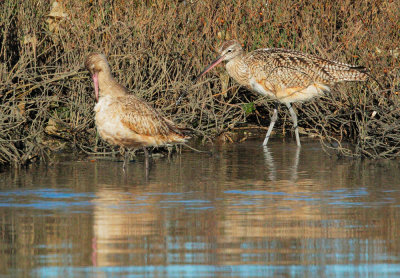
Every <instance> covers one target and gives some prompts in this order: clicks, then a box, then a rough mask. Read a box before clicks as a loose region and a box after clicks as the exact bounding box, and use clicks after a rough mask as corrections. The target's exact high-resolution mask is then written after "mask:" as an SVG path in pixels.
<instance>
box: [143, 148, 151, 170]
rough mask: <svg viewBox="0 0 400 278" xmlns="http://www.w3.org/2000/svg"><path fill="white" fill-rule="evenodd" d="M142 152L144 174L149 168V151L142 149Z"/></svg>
mask: <svg viewBox="0 0 400 278" xmlns="http://www.w3.org/2000/svg"><path fill="white" fill-rule="evenodd" d="M143 151H144V165H145V168H146V173H148V171H149V168H150V163H149V159H150V156H149V151H148V150H147V149H146V148H145V147H144V148H143Z"/></svg>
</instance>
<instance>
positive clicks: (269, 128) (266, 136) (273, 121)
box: [263, 103, 278, 146]
mask: <svg viewBox="0 0 400 278" xmlns="http://www.w3.org/2000/svg"><path fill="white" fill-rule="evenodd" d="M277 119H278V105H277V103H275V107H274V114H272V118H271V123H270V124H269V127H268V131H267V135H265V139H264V142H263V146H266V145H267V144H268V139H269V136H270V135H271V132H272V129H273V128H274V125H275V122H276V120H277Z"/></svg>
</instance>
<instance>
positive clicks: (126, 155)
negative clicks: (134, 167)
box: [122, 149, 129, 171]
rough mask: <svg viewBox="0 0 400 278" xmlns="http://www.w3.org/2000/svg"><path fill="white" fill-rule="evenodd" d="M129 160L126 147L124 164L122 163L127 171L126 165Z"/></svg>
mask: <svg viewBox="0 0 400 278" xmlns="http://www.w3.org/2000/svg"><path fill="white" fill-rule="evenodd" d="M128 160H129V154H128V150H127V149H124V164H122V168H123V169H124V171H125V167H126V162H127V161H128Z"/></svg>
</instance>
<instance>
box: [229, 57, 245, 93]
mask: <svg viewBox="0 0 400 278" xmlns="http://www.w3.org/2000/svg"><path fill="white" fill-rule="evenodd" d="M243 56H244V54H243V53H242V54H240V55H237V56H236V57H235V58H233V59H231V60H229V62H228V63H226V66H225V67H226V71H227V72H228V74H229V75H230V76H231V77H232V78H233V79H235V80H236V82H238V83H239V84H241V85H243V86H248V85H249V78H248V76H249V75H248V67H247V65H246V63H245V62H243Z"/></svg>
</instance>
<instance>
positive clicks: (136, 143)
mask: <svg viewBox="0 0 400 278" xmlns="http://www.w3.org/2000/svg"><path fill="white" fill-rule="evenodd" d="M85 66H86V68H87V69H88V70H89V72H90V74H91V75H92V78H93V83H94V89H95V95H96V101H97V104H96V105H95V107H94V111H95V112H96V116H95V121H96V127H97V130H98V132H99V134H100V136H101V138H103V139H104V140H105V141H107V142H108V143H110V144H113V145H118V146H121V147H125V148H143V150H144V153H145V163H146V169H148V165H149V164H148V159H149V155H148V152H147V149H146V148H147V147H152V146H154V147H159V146H164V145H170V144H182V143H185V142H186V141H187V139H189V138H190V137H188V136H187V135H185V134H184V131H185V129H183V128H179V127H177V126H176V125H175V124H174V123H173V122H172V121H170V120H168V119H166V118H165V117H163V116H162V115H161V114H160V113H159V112H157V111H156V110H155V109H154V108H153V107H151V106H150V105H149V104H147V103H146V102H145V101H144V100H142V99H140V98H138V97H136V96H135V95H132V94H129V91H128V89H126V88H125V87H124V86H122V85H120V84H119V83H118V82H117V81H116V80H115V79H114V78H113V76H112V74H111V70H110V67H109V64H108V62H107V59H106V57H105V56H104V55H103V54H100V53H92V54H90V55H89V56H88V57H87V58H86V61H85ZM125 153H126V152H125ZM125 163H126V156H125V160H124V166H123V167H124V168H125Z"/></svg>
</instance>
